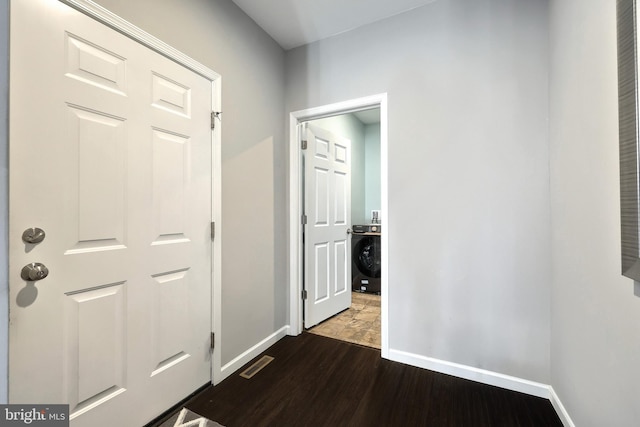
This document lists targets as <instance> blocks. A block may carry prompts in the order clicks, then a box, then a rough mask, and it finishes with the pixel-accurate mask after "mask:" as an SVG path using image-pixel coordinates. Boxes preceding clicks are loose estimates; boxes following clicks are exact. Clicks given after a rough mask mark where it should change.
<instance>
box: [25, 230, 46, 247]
mask: <svg viewBox="0 0 640 427" xmlns="http://www.w3.org/2000/svg"><path fill="white" fill-rule="evenodd" d="M44 236H45V233H44V230H43V229H41V228H27V229H26V230H24V233H22V240H23V241H24V242H25V243H32V244H35V243H40V242H42V241H43V240H44Z"/></svg>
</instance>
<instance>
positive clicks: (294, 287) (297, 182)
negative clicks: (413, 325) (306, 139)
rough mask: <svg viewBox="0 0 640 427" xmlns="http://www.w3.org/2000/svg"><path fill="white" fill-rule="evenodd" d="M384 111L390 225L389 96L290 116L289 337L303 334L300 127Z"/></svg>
mask: <svg viewBox="0 0 640 427" xmlns="http://www.w3.org/2000/svg"><path fill="white" fill-rule="evenodd" d="M371 108H380V181H381V183H380V184H381V186H380V190H381V203H382V206H381V210H382V218H383V220H384V222H385V223H386V224H388V223H389V209H388V206H389V205H388V182H387V181H388V125H387V94H386V93H380V94H376V95H371V96H367V97H363V98H356V99H350V100H347V101H342V102H337V103H334V104H328V105H323V106H319V107H313V108H308V109H305V110H299V111H294V112H291V113H289V168H288V169H289V189H288V190H289V217H288V222H289V242H288V264H289V328H288V332H287V333H288V335H293V336H295V335H300V334H301V333H302V331H303V317H302V309H303V306H304V303H303V300H302V283H303V280H304V278H303V268H302V267H303V265H304V252H303V251H304V247H303V244H302V213H303V210H304V206H302V190H303V187H302V185H303V184H302V178H303V177H302V149H301V146H300V143H299V141H300V135H299V134H298V125H299V124H301V123H304V122H308V121H310V120H315V119H321V118H325V117H331V116H338V115H341V114H348V113H353V112H356V111H360V110H367V109H371ZM388 234H389V233H388V232H383V233H382V238H381V246H382V259H381V267H382V275H381V281H382V282H381V294H382V295H383V298H381V312H380V317H381V339H382V345H381V352H382V357H383V358H385V359H388V355H389V336H388V335H389V334H388V332H389V324H388V321H389V316H388V313H389V298H388V295H389V293H388V277H389V269H388V266H389V250H388V249H389V241H388Z"/></svg>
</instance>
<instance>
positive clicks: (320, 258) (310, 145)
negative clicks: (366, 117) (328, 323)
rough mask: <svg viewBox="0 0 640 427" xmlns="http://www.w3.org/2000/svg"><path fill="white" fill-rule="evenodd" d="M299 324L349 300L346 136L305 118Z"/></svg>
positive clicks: (343, 306)
mask: <svg viewBox="0 0 640 427" xmlns="http://www.w3.org/2000/svg"><path fill="white" fill-rule="evenodd" d="M305 129H306V136H305V137H304V139H305V140H306V141H307V149H306V150H305V151H304V168H305V185H304V186H305V214H306V216H307V224H306V226H305V237H304V242H305V243H304V247H305V249H304V253H305V257H304V258H305V262H304V264H305V266H304V267H305V290H306V294H307V295H306V299H305V305H304V309H305V312H304V326H305V328H310V327H312V326H314V325H317V324H318V323H320V322H322V321H323V320H325V319H328V318H329V317H331V316H333V315H334V314H337V313H339V312H340V311H342V310H345V309H347V308H349V306H351V246H350V245H351V242H350V239H349V234H348V230H349V226H350V225H349V224H350V223H351V142H350V141H349V140H348V139H346V138H343V137H340V136H337V135H334V134H333V133H331V132H329V131H327V130H325V129H321V128H319V127H317V126H313V125H310V124H307V125H306V126H305Z"/></svg>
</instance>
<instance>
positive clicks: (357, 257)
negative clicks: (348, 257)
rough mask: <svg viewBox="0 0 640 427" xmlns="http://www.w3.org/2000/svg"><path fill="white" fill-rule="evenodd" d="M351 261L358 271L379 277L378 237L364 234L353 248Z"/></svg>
mask: <svg viewBox="0 0 640 427" xmlns="http://www.w3.org/2000/svg"><path fill="white" fill-rule="evenodd" d="M353 261H354V263H355V265H356V267H357V268H358V271H359V272H360V273H362V274H364V275H366V276H368V277H373V278H379V277H380V237H378V236H364V237H362V239H361V240H359V241H358V242H357V243H356V245H355V247H354V248H353Z"/></svg>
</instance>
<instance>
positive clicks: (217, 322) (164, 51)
mask: <svg viewBox="0 0 640 427" xmlns="http://www.w3.org/2000/svg"><path fill="white" fill-rule="evenodd" d="M59 1H60V2H61V3H64V4H66V5H69V6H71V7H73V8H75V9H77V10H79V11H80V12H82V13H84V14H85V15H87V16H89V17H91V18H93V19H95V20H97V21H99V22H102V23H103V24H105V25H107V26H109V27H111V28H113V29H115V30H117V31H118V32H120V33H122V34H124V35H125V36H127V37H129V38H131V39H133V40H135V41H136V42H138V43H140V44H142V45H144V46H146V47H148V48H150V49H152V50H154V51H155V52H157V53H159V54H161V55H163V56H165V57H167V58H169V59H171V60H173V61H175V62H176V63H178V64H180V65H182V66H183V67H185V68H187V69H189V70H191V71H193V72H195V73H197V74H199V75H201V76H203V77H205V78H206V79H208V80H209V81H211V91H212V98H211V99H212V109H213V110H214V111H220V109H221V106H222V101H221V93H222V92H221V86H222V78H221V76H220V74H218V73H216V72H215V71H213V70H211V69H209V68H208V67H206V66H204V65H203V64H201V63H199V62H198V61H196V60H194V59H193V58H191V57H189V56H187V55H185V54H184V53H182V52H180V51H178V50H176V49H174V48H173V47H171V46H169V45H168V44H166V43H164V42H163V41H161V40H159V39H158V38H156V37H154V36H152V35H151V34H149V33H147V32H145V31H143V30H141V29H140V28H138V27H136V26H135V25H133V24H131V23H130V22H128V21H126V20H124V19H122V18H120V17H119V16H117V15H115V14H113V13H112V12H110V11H109V10H107V9H105V8H104V7H102V6H100V5H98V4H96V3H94V2H93V1H90V0H59ZM221 128H222V125H221V122H220V121H217V122H216V126H215V129H213V130H212V131H211V135H212V137H211V141H212V144H213V146H212V149H211V152H212V159H211V167H212V173H211V176H212V181H213V182H212V187H211V188H212V191H213V194H212V198H211V201H212V202H211V203H212V207H211V215H212V218H211V221H213V222H215V224H216V236H215V239H214V240H213V242H212V257H213V259H212V263H211V268H212V286H213V289H212V292H211V295H212V302H211V309H212V312H213V313H212V316H211V330H212V331H213V332H215V333H216V341H217V342H216V346H215V348H214V350H213V354H212V366H211V381H212V383H213V384H217V383H219V382H220V381H222V370H221V351H220V347H221V343H220V341H219V340H220V337H221V335H222V334H221V333H220V327H221V325H222V316H221V311H222V303H221V296H222V275H221V265H222V257H221V248H222V233H221V230H222V209H221V207H222V206H221V200H222V187H221V181H222V161H221V159H222V150H221V141H222V129H221ZM7 327H8V326H7ZM5 388H6V384H5Z"/></svg>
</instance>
